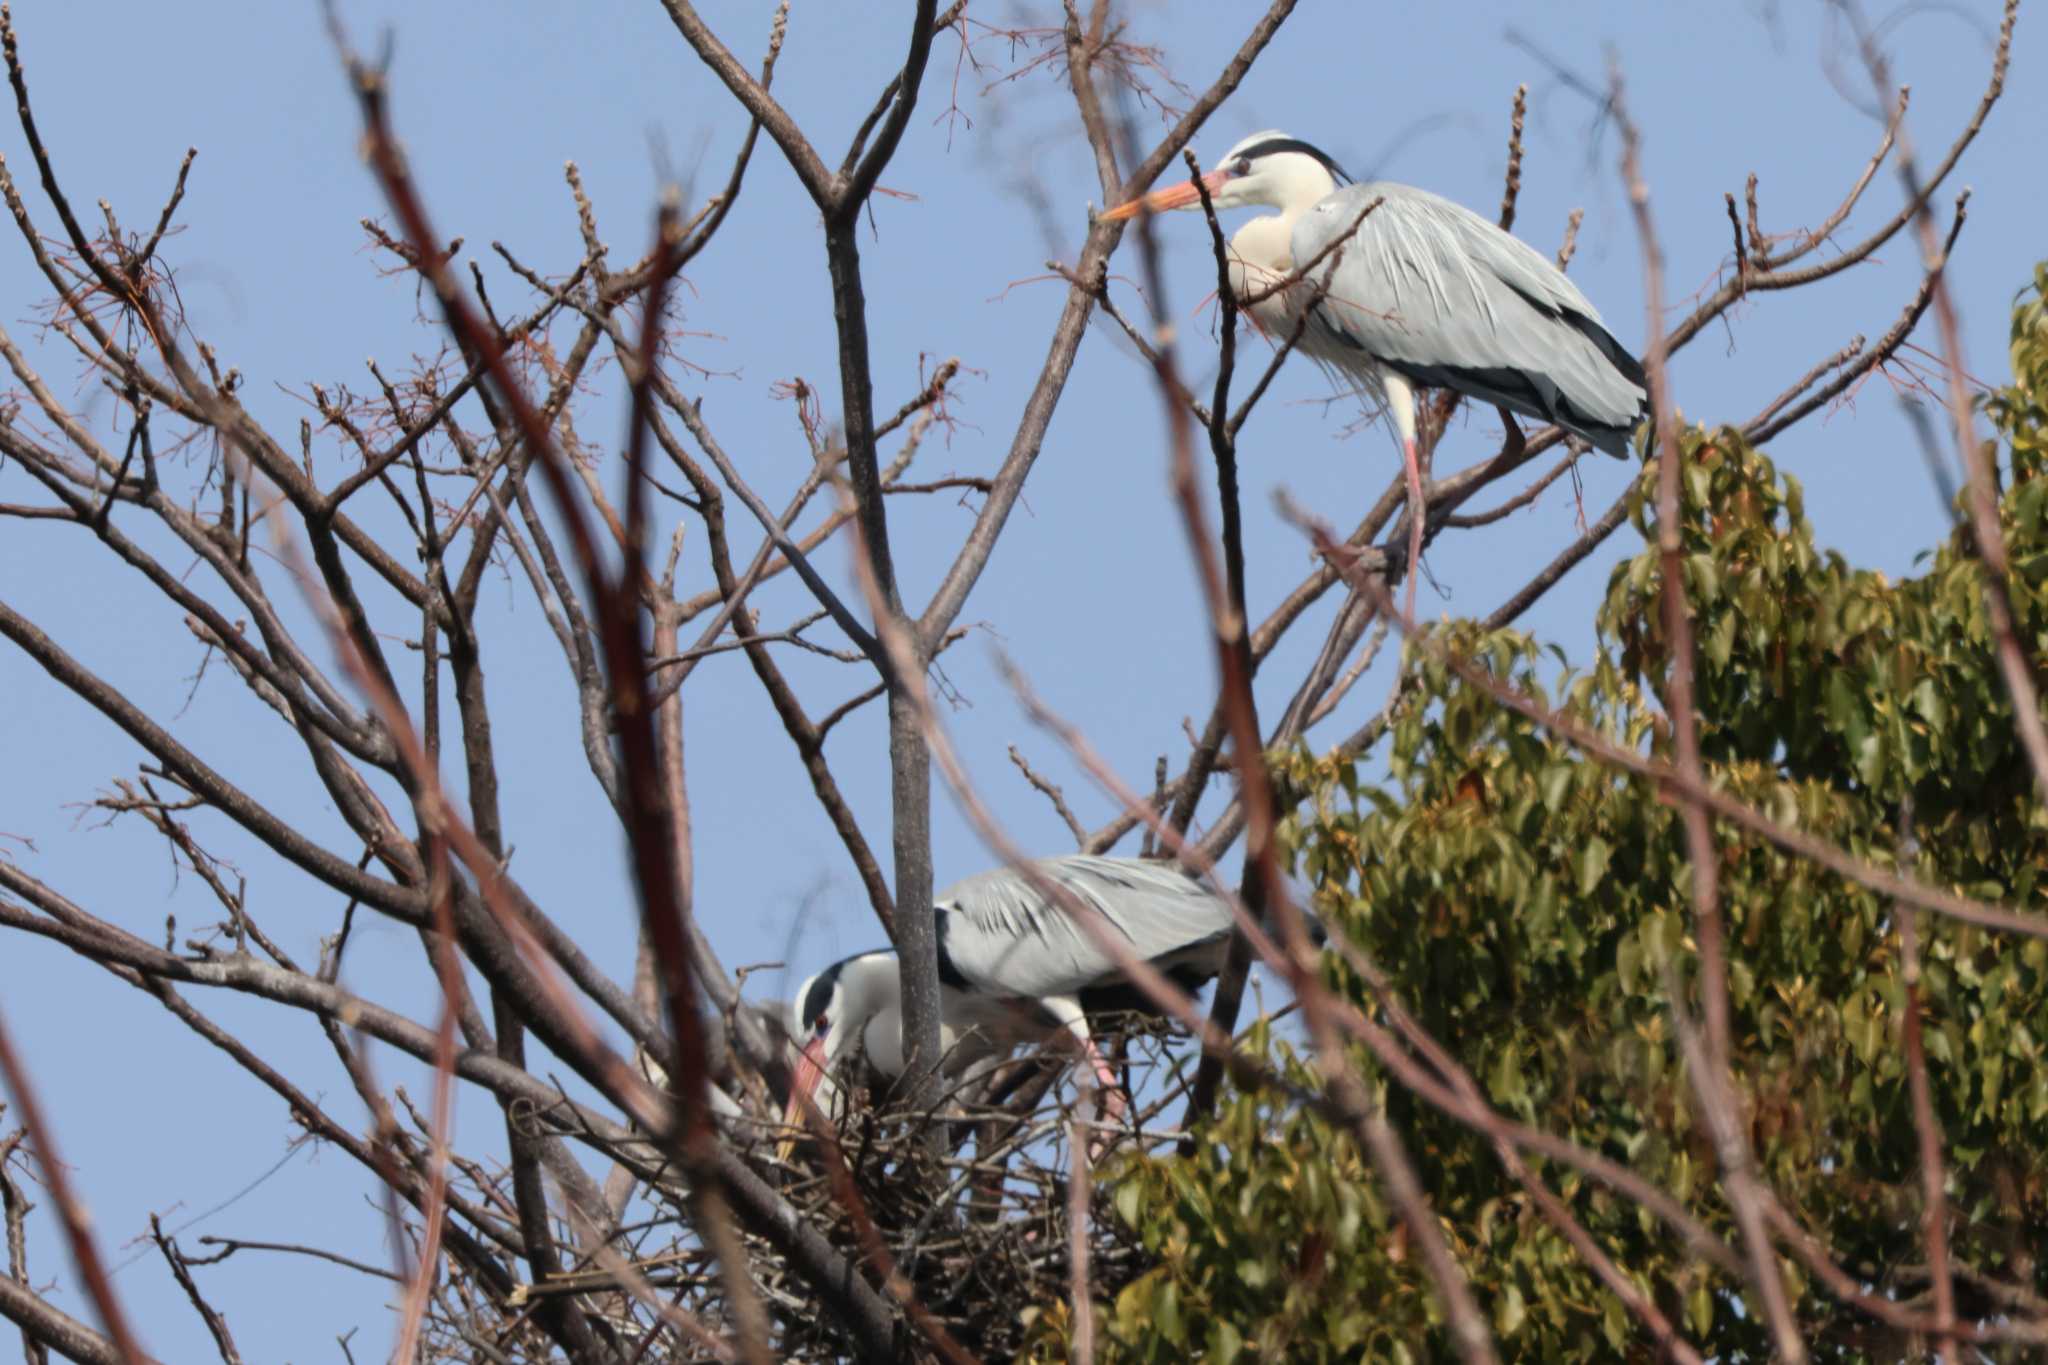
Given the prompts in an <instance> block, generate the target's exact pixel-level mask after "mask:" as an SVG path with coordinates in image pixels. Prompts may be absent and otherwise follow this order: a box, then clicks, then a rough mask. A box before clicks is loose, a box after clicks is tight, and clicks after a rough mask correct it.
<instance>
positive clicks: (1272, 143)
mask: <svg viewBox="0 0 2048 1365" xmlns="http://www.w3.org/2000/svg"><path fill="white" fill-rule="evenodd" d="M1281 152H1300V153H1301V154H1302V155H1303V156H1308V157H1314V158H1315V159H1316V161H1317V162H1319V163H1321V165H1322V168H1323V169H1324V170H1326V171H1328V172H1329V173H1330V176H1331V178H1332V179H1334V180H1335V181H1336V182H1337V183H1338V184H1340V185H1348V184H1350V183H1351V176H1350V174H1349V173H1348V172H1346V171H1345V169H1344V168H1343V167H1342V166H1339V165H1338V164H1337V163H1336V162H1335V161H1334V160H1332V159H1331V158H1330V154H1329V153H1327V152H1325V151H1324V150H1323V149H1322V148H1320V147H1317V146H1314V145H1312V144H1310V143H1307V142H1303V141H1302V140H1301V139H1299V138H1292V137H1274V138H1267V139H1266V140H1265V141H1264V142H1256V143H1253V144H1252V145H1251V146H1249V147H1247V148H1245V149H1244V150H1243V151H1241V152H1239V153H1238V154H1237V159H1238V160H1240V161H1256V160H1258V159H1259V158H1260V157H1262V156H1275V155H1277V154H1279V153H1281Z"/></svg>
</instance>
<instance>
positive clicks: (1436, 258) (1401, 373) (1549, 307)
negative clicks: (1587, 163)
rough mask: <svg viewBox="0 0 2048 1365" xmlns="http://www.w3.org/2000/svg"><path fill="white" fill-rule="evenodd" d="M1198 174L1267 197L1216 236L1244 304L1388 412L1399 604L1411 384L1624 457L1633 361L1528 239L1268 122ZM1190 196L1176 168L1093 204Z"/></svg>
mask: <svg viewBox="0 0 2048 1365" xmlns="http://www.w3.org/2000/svg"><path fill="white" fill-rule="evenodd" d="M1201 184H1202V186H1203V187H1205V188H1206V189H1207V190H1208V192H1209V198H1210V200H1211V202H1212V203H1213V204H1214V205H1215V207H1216V208H1218V209H1231V208H1241V207H1248V206H1253V205H1266V206H1270V207H1272V208H1276V209H1278V210H1279V212H1278V213H1274V214H1266V215H1263V216H1261V217H1258V218H1254V219H1253V220H1252V221H1251V222H1249V223H1247V224H1245V225H1244V226H1243V227H1241V228H1239V229H1238V230H1237V232H1236V233H1235V234H1233V235H1232V237H1231V239H1230V251H1229V253H1228V257H1227V259H1228V262H1229V267H1230V284H1231V293H1232V294H1233V295H1234V296H1235V297H1236V298H1237V299H1238V300H1239V301H1240V302H1241V303H1243V304H1244V305H1245V306H1246V310H1247V311H1248V312H1249V313H1250V314H1251V316H1252V318H1253V320H1254V321H1255V322H1256V323H1257V324H1258V325H1259V326H1260V327H1261V328H1263V329H1264V330H1265V331H1266V332H1267V334H1268V335H1271V336H1275V337H1278V338H1280V339H1282V340H1285V339H1286V338H1288V337H1291V336H1294V335H1295V329H1296V327H1297V326H1300V327H1301V332H1300V339H1299V341H1298V342H1297V343H1296V349H1297V350H1299V351H1301V352H1302V353H1303V354H1305V355H1307V356H1308V357H1309V358H1311V359H1312V360H1315V361H1316V362H1318V363H1319V364H1320V365H1322V367H1323V368H1324V370H1325V371H1327V372H1329V373H1330V374H1331V375H1332V377H1333V378H1335V379H1337V380H1338V381H1339V382H1340V383H1342V384H1344V385H1346V386H1347V387H1351V388H1354V389H1356V390H1358V391H1360V392H1362V393H1363V394H1364V396H1365V397H1366V398H1367V399H1368V400H1369V401H1371V402H1372V403H1374V404H1376V405H1380V406H1383V407H1385V409H1386V410H1387V412H1388V413H1389V415H1391V417H1392V418H1393V422H1394V430H1395V433H1396V434H1397V435H1398V436H1399V438H1400V441H1401V456H1402V460H1403V463H1404V466H1405V471H1406V476H1407V483H1408V501H1409V512H1408V519H1409V530H1408V561H1409V562H1408V599H1409V603H1410V607H1411V610H1412V605H1413V601H1414V590H1415V574H1416V572H1417V571H1418V566H1417V563H1416V560H1417V559H1418V558H1419V556H1420V554H1421V550H1422V475H1421V469H1420V466H1419V464H1418V463H1417V459H1416V450H1415V392H1416V390H1417V389H1450V390H1452V391H1453V392H1455V393H1460V394H1463V395H1465V396H1467V397H1470V398H1476V399H1479V400H1481V401H1483V402H1488V403H1493V404H1495V405H1496V406H1498V407H1500V408H1502V409H1504V410H1505V411H1504V412H1503V414H1502V416H1503V419H1504V420H1506V421H1507V422H1508V425H1509V432H1510V437H1511V438H1512V437H1513V435H1514V424H1513V420H1512V419H1511V418H1508V417H1507V413H1508V412H1515V413H1520V414H1522V415H1523V416H1525V417H1532V418H1535V419H1537V420H1539V421H1544V422H1551V423H1554V424H1556V425H1557V426H1559V427H1561V428H1563V429H1564V430H1565V431H1567V432H1569V433H1571V434H1572V435H1574V436H1577V437H1579V438H1581V439H1582V440H1584V441H1586V442H1587V443H1588V444H1589V445H1591V446H1593V447H1594V448H1595V449H1597V450H1603V451H1606V452H1607V453H1608V454H1610V455H1614V456H1618V457H1622V458H1626V457H1627V455H1628V450H1629V445H1628V443H1629V437H1630V435H1631V434H1632V433H1633V432H1634V430H1635V427H1636V424H1637V423H1638V422H1639V421H1641V420H1642V418H1643V416H1644V415H1645V408H1646V404H1647V401H1648V396H1649V394H1648V389H1647V388H1646V386H1645V382H1644V377H1643V367H1642V365H1641V363H1639V362H1638V361H1637V360H1636V358H1635V357H1634V356H1632V355H1630V354H1629V352H1628V350H1627V349H1626V348H1624V347H1623V346H1622V345H1621V343H1620V342H1618V341H1616V340H1615V339H1614V337H1613V335H1612V334H1611V333H1610V332H1608V330H1607V328H1606V326H1605V324H1603V323H1602V322H1601V320H1600V314H1599V311H1598V310H1597V309H1595V308H1594V307H1593V305H1592V304H1591V303H1590V302H1588V301H1587V299H1586V296H1585V295H1584V294H1582V293H1580V292H1579V288H1578V286H1577V285H1575V284H1573V283H1572V282H1571V281H1570V280H1569V279H1566V278H1565V274H1564V272H1563V271H1562V270H1559V269H1558V268H1557V267H1556V266H1555V265H1553V264H1551V262H1550V261H1549V260H1548V259H1547V258H1546V257H1544V256H1543V255H1542V254H1541V253H1539V252H1537V251H1536V250H1535V248H1533V247H1531V246H1529V245H1528V244H1527V243H1525V242H1522V241H1521V240H1519V239H1517V238H1515V237H1513V236H1511V235H1509V234H1508V233H1507V232H1505V231H1504V230H1502V229H1501V228H1500V227H1498V226H1496V225H1495V224H1494V223H1492V222H1490V221H1488V220H1487V219H1485V218H1482V217H1480V216H1479V215H1478V214H1476V213H1474V212H1472V211H1471V210H1470V209H1468V208H1465V207H1463V206H1462V205H1459V204H1454V203H1452V202H1451V201H1450V200H1448V199H1445V198H1443V197H1441V196H1439V195H1435V194H1431V193H1430V192H1429V191H1428V190H1419V189H1415V188H1414V187H1412V186H1409V185H1397V184H1394V183H1392V182H1390V181H1384V180H1378V181H1368V182H1366V183H1364V184H1354V183H1352V182H1351V177H1350V176H1348V175H1346V174H1345V173H1344V170H1343V168H1342V167H1341V166H1339V165H1338V164H1337V163H1336V162H1335V161H1334V160H1332V159H1331V158H1330V156H1329V155H1327V154H1326V153H1324V152H1322V151H1321V150H1319V149H1317V148H1316V147H1313V146H1311V145H1309V144H1308V143H1306V142H1303V141H1301V140H1300V139H1299V138H1294V137H1290V136H1288V135H1287V134H1286V133H1282V132H1264V133H1254V134H1252V135H1251V136H1250V137H1248V138H1246V139H1245V140H1244V141H1242V142H1240V143H1238V144H1237V145H1236V146H1235V147H1232V148H1231V149H1230V150H1229V151H1228V152H1227V153H1225V154H1224V157H1223V159H1222V160H1221V161H1220V162H1218V163H1217V165H1216V169H1214V170H1212V171H1210V172H1209V173H1208V174H1206V175H1204V176H1202V177H1201ZM1375 201H1378V204H1377V207H1373V208H1371V211H1370V212H1368V211H1367V210H1368V207H1369V206H1372V205H1374V203H1375ZM1199 205H1200V191H1199V190H1198V189H1197V188H1196V182H1195V181H1192V180H1190V181H1187V182H1185V183H1183V184H1179V185H1174V186H1171V187H1169V188H1166V189H1160V190H1154V191H1152V192H1151V193H1150V194H1147V195H1144V196H1142V197H1140V198H1137V199H1133V200H1131V201H1130V202H1128V203H1124V204H1119V205H1117V206H1116V207H1115V208H1112V209H1110V210H1109V211H1108V212H1107V213H1105V214H1104V215H1103V216H1104V217H1106V218H1119V219H1120V218H1129V217H1131V216H1133V215H1134V214H1137V213H1138V212H1140V211H1150V212H1155V213H1157V212H1162V211H1164V210H1167V209H1187V208H1196V207H1199ZM1361 215H1362V216H1361ZM1346 234H1348V235H1349V240H1348V241H1344V242H1342V243H1341V244H1340V243H1339V242H1338V239H1339V238H1340V237H1343V236H1345V235H1346ZM1311 262H1318V263H1319V264H1317V265H1315V266H1314V267H1313V268H1310V269H1308V270H1307V271H1306V272H1305V276H1304V277H1303V278H1299V279H1290V277H1291V276H1293V275H1294V274H1295V272H1296V270H1297V268H1298V267H1304V266H1309V265H1310V263H1311ZM1326 269H1327V271H1328V284H1327V287H1326V288H1325V287H1324V273H1325V270H1326ZM1262 295H1264V297H1261V296H1262ZM1304 310H1306V311H1307V313H1308V317H1307V319H1306V321H1305V322H1304V321H1303V319H1302V313H1303V311H1304Z"/></svg>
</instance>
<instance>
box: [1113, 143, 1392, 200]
mask: <svg viewBox="0 0 2048 1365" xmlns="http://www.w3.org/2000/svg"><path fill="white" fill-rule="evenodd" d="M1350 181H1351V177H1350V176H1348V175H1346V174H1345V173H1344V168H1343V167H1342V166H1339V165H1338V164H1337V163H1336V161H1335V160H1333V159H1332V158H1331V157H1330V155H1329V154H1328V153H1326V152H1324V151H1323V150H1322V149H1321V148H1319V147H1315V146H1313V145H1311V144H1309V143H1306V142H1303V141H1302V140H1301V139H1300V138H1295V137H1289V136H1288V135H1287V134H1286V133H1282V132H1278V131H1269V132H1264V133H1253V134H1252V135H1251V136H1250V137H1248V138H1246V139H1245V140H1244V141H1242V142H1240V143H1238V144H1237V145H1236V146H1235V147H1232V148H1231V149H1230V150H1229V151H1227V152H1225V153H1224V154H1223V159H1222V160H1220V161H1218V162H1217V163H1216V168H1215V169H1214V170H1212V171H1210V172H1209V173H1208V174H1206V175H1204V176H1203V177H1202V178H1201V184H1202V185H1204V186H1206V187H1207V188H1208V191H1209V198H1210V200H1211V202H1213V203H1214V204H1215V205H1216V207H1217V208H1219V209H1231V208H1246V207H1250V206H1253V205H1259V204H1264V205H1270V206H1271V207H1273V208H1277V209H1279V210H1281V211H1282V212H1283V213H1293V212H1299V211H1300V210H1302V209H1305V208H1307V207H1308V206H1309V205H1311V204H1313V203H1315V202H1316V201H1317V200H1318V199H1321V198H1322V197H1323V196H1324V195H1326V194H1328V193H1329V192H1330V191H1332V190H1334V189H1336V188H1337V186H1339V185H1344V184H1349V183H1350ZM1195 186H1196V182H1195V181H1193V180H1187V181H1183V182H1181V183H1180V184H1178V185H1169V186H1167V187H1166V188H1165V189H1159V190H1154V191H1152V192H1151V193H1150V194H1146V195H1141V196H1139V197H1138V198H1136V199H1133V200H1130V201H1129V202H1127V203H1122V204H1118V205H1117V206H1116V207H1115V208H1113V209H1110V210H1109V211H1108V212H1106V213H1104V214H1103V215H1102V216H1103V217H1104V218H1111V219H1121V218H1131V217H1135V216H1136V215H1137V214H1138V213H1140V212H1150V213H1164V212H1166V211H1167V210H1168V209H1189V208H1196V207H1199V206H1200V204H1201V202H1202V197H1201V191H1200V190H1198V189H1196V187H1195Z"/></svg>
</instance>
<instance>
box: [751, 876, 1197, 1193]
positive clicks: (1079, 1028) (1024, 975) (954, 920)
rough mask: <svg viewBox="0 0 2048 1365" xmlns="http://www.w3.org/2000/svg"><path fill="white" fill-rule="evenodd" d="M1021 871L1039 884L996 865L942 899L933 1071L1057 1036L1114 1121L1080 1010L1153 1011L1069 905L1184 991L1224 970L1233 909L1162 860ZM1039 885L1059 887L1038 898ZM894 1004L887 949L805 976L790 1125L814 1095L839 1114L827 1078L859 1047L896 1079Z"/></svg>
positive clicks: (1113, 1104) (898, 1024) (898, 1048)
mask: <svg viewBox="0 0 2048 1365" xmlns="http://www.w3.org/2000/svg"><path fill="white" fill-rule="evenodd" d="M1030 867H1031V871H1032V873H1033V874H1034V876H1035V877H1036V878H1037V879H1038V880H1037V881H1034V879H1033V876H1027V875H1026V874H1025V873H1024V872H1022V871H1019V870H1017V869H1015V868H1008V867H1004V868H998V869H996V870H995V871H993V872H983V873H981V874H979V875H978V876H973V877H969V878H967V879H966V880H965V881H962V882H956V883H954V884H953V885H952V886H950V887H948V888H946V889H945V890H944V891H942V892H940V893H939V895H938V897H937V905H936V906H935V907H934V909H933V913H934V914H935V915H936V916H937V919H938V945H939V1017H940V1050H941V1054H942V1060H941V1062H940V1066H941V1069H942V1070H943V1071H944V1072H945V1073H946V1074H948V1075H952V1076H959V1075H962V1074H964V1073H965V1072H966V1071H967V1070H968V1068H970V1067H971V1066H973V1065H974V1064H975V1063H977V1062H981V1061H987V1060H990V1059H992V1058H995V1057H1000V1056H1003V1055H1005V1054H1007V1053H1009V1052H1010V1051H1011V1050H1013V1049H1014V1048H1015V1047H1016V1046H1017V1045H1018V1044H1019V1043H1022V1042H1026V1041H1030V1040H1034V1039H1048V1040H1052V1041H1063V1042H1064V1043H1065V1044H1066V1045H1067V1046H1070V1047H1073V1048H1074V1049H1075V1050H1076V1051H1077V1052H1078V1053H1079V1055H1080V1056H1081V1057H1082V1058H1083V1059H1084V1060H1085V1061H1086V1062H1087V1063H1088V1065H1089V1068H1090V1070H1091V1072H1092V1079H1093V1082H1094V1084H1095V1086H1096V1088H1097V1089H1098V1091H1099V1092H1100V1094H1101V1095H1102V1097H1103V1098H1102V1100H1101V1101H1100V1112H1101V1113H1102V1116H1103V1117H1104V1118H1105V1119H1114V1118H1115V1117H1116V1115H1117V1114H1118V1113H1119V1112H1120V1111H1121V1096H1120V1094H1119V1092H1118V1090H1117V1085H1116V1074H1115V1073H1114V1072H1113V1071H1111V1070H1110V1067H1109V1063H1108V1062H1106V1061H1104V1060H1103V1057H1102V1054H1101V1053H1100V1052H1099V1051H1097V1050H1096V1047H1095V1040H1094V1036H1093V1035H1092V1034H1091V1033H1090V1032H1089V1028H1088V1016H1089V1015H1090V1014H1094V1013H1103V1012H1108V1011H1119V1010H1133V1009H1137V1010H1145V1011H1147V1012H1154V1013H1156V1012H1157V1011H1156V1008H1155V1007H1154V1006H1152V1005H1151V1003H1150V1002H1149V1001H1148V1000H1147V999H1146V997H1144V996H1143V995H1141V994H1140V993H1139V992H1138V991H1137V989H1136V988H1135V987H1133V986H1132V985H1130V984H1129V983H1128V982H1127V981H1126V980H1125V979H1124V974H1123V970H1122V968H1121V967H1120V966H1119V964H1118V959H1117V957H1116V956H1115V955H1114V954H1112V953H1110V952H1109V951H1108V950H1106V949H1105V948H1104V947H1103V946H1102V945H1101V944H1100V943H1098V942H1097V940H1096V936H1095V935H1092V934H1090V933H1089V932H1088V930H1087V929H1086V928H1084V927H1083V926H1082V925H1081V924H1079V923H1077V922H1076V911H1078V912H1079V913H1080V914H1084V915H1091V916H1095V917H1097V920H1096V922H1097V924H1098V925H1099V926H1100V927H1101V928H1102V929H1104V930H1106V931H1108V933H1109V934H1110V935H1111V936H1112V937H1113V938H1114V939H1115V940H1116V941H1117V942H1118V943H1119V944H1121V945H1122V946H1123V947H1124V948H1125V949H1127V950H1128V951H1129V954H1130V956H1132V957H1134V958H1136V959H1138V960H1139V961H1142V962H1148V963H1150V964H1151V965H1152V966H1153V967H1155V968H1157V969H1158V970H1159V971H1161V972H1163V973H1164V974H1165V975H1166V976H1167V977H1168V978H1170V979H1171V980H1173V982H1174V983H1175V984H1176V985H1178V986H1179V987H1180V988H1181V989H1182V990H1185V991H1190V992H1192V991H1195V990H1197V989H1199V988H1200V987H1201V986H1202V985H1203V984H1204V983H1206V982H1208V981H1210V980H1213V979H1214V978H1215V976H1216V974H1217V973H1218V972H1220V971H1221V970H1222V968H1223V958H1224V954H1225V950H1226V949H1227V948H1228V946H1229V942H1230V931H1231V927H1232V917H1231V911H1230V905H1229V903H1228V902H1227V901H1225V900H1223V899H1222V898H1221V897H1220V896H1217V895H1216V894H1215V893H1214V892H1212V891H1210V890H1209V889H1208V888H1206V887H1205V886H1203V885H1202V884H1201V883H1200V882H1199V881H1197V880H1196V879H1195V878H1194V877H1192V876H1190V875H1189V874H1188V873H1186V872H1184V871H1182V870H1181V869H1180V868H1179V867H1178V866H1177V865H1176V864H1173V863H1170V862H1157V861H1146V860H1140V859H1136V858H1099V857H1089V856H1086V855H1073V856H1069V857H1064V858H1043V859H1039V860H1037V861H1036V862H1033V863H1032V864H1031V865H1030ZM1041 882H1042V884H1043V885H1044V886H1048V887H1054V888H1057V891H1058V894H1057V895H1051V896H1049V895H1047V894H1046V892H1045V891H1044V890H1042V889H1041V885H1040V883H1041ZM1062 902H1066V903H1065V904H1063V903H1062ZM902 1006H903V997H902V987H901V978H900V977H899V976H898V975H897V963H896V954H895V953H894V952H892V951H889V950H887V949H884V950H881V951H878V952H872V953H861V954H859V955H857V956H854V957H849V958H846V959H845V960H843V961H840V962H835V963H833V964H832V965H831V966H829V967H827V968H825V969H824V970H823V971H821V972H819V973H818V974H817V975H815V976H813V977H811V978H810V979H809V980H807V981H805V982H804V983H803V985H802V986H801V987H799V988H798V990H797V994H796V1001H795V1003H794V1006H793V1007H792V1010H791V1028H790V1033H791V1038H792V1041H793V1042H794V1043H795V1045H796V1046H797V1048H798V1049H799V1055H798V1057H797V1061H796V1066H795V1076H794V1082H793V1084H792V1086H791V1090H790V1098H789V1107H788V1109H787V1111H786V1113H785V1115H784V1118H785V1121H786V1122H788V1123H790V1124H796V1123H799V1122H801V1120H802V1115H803V1111H804V1106H805V1103H806V1102H807V1101H811V1100H812V1097H813V1096H814V1095H815V1096H816V1100H815V1102H816V1103H817V1104H818V1105H819V1106H820V1107H821V1108H823V1109H825V1110H826V1111H827V1112H828V1113H829V1112H836V1111H837V1110H838V1108H839V1106H840V1103H841V1101H840V1097H839V1091H838V1088H837V1086H836V1085H835V1084H834V1083H833V1081H832V1080H831V1079H830V1073H831V1072H832V1071H833V1070H835V1069H836V1067H837V1064H838V1063H839V1062H840V1061H841V1060H842V1059H843V1058H845V1057H846V1056H848V1055H849V1054H850V1053H851V1052H852V1050H853V1048H854V1046H855V1045H856V1044H859V1045H860V1046H861V1047H863V1048H864V1049H865V1051H866V1054H867V1060H868V1063H869V1065H870V1066H872V1067H873V1068H874V1069H875V1071H877V1072H878V1073H879V1074H881V1075H882V1076H883V1077H885V1078H888V1079H891V1080H893V1079H895V1078H897V1077H899V1076H901V1075H902V1074H903V1070H904V1058H903V1009H902ZM793 1145H794V1140H793V1139H786V1140H785V1141H784V1142H783V1144H782V1148H781V1151H782V1154H783V1155H785V1156H786V1155H787V1154H788V1152H789V1149H790V1147H791V1146H793Z"/></svg>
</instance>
